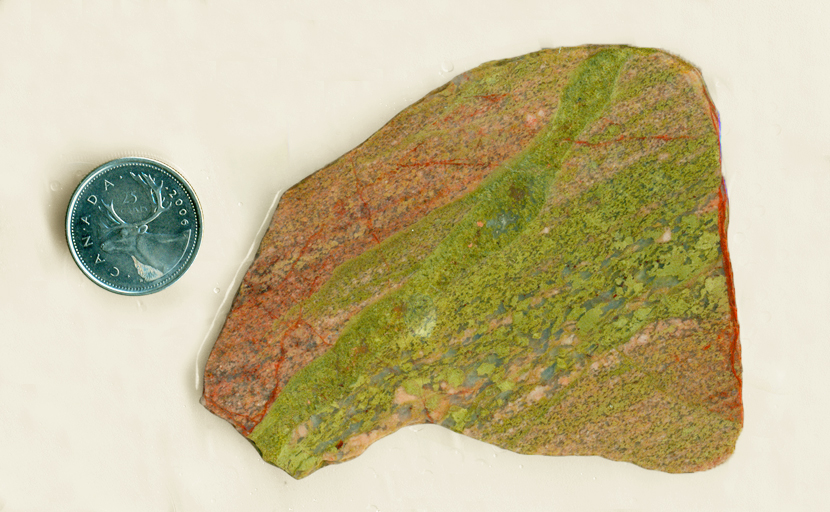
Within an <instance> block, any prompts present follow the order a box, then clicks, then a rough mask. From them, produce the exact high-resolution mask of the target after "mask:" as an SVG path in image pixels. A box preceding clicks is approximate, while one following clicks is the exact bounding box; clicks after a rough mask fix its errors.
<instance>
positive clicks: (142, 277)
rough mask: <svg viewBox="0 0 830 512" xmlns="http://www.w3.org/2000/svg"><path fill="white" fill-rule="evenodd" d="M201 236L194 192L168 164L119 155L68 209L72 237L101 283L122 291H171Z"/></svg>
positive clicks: (87, 181) (77, 254)
mask: <svg viewBox="0 0 830 512" xmlns="http://www.w3.org/2000/svg"><path fill="white" fill-rule="evenodd" d="M201 238H202V211H201V208H200V207H199V201H198V200H197V198H196V194H195V193H194V192H193V189H192V188H191V187H190V185H189V184H188V183H187V181H186V180H185V179H184V178H183V177H182V176H181V175H180V174H179V173H178V172H176V171H175V170H174V169H172V168H171V167H170V166H168V165H165V164H163V163H161V162H158V161H156V160H151V159H149V158H140V157H128V158H119V159H117V160H112V161H110V162H107V163H105V164H104V165H102V166H100V167H98V168H97V169H95V170H93V171H92V172H91V173H90V174H89V175H88V176H87V177H86V178H84V180H83V181H82V182H81V183H80V185H78V188H77V189H76V190H75V193H74V194H73V195H72V199H71V200H70V201H69V207H68V208H67V212H66V239H67V242H68V243H69V250H70V252H71V253H72V257H73V258H74V259H75V262H76V263H77V264H78V267H80V269H81V270H82V271H83V273H84V274H86V275H87V277H89V278H90V279H91V280H92V281H93V282H94V283H95V284H97V285H99V286H101V287H102V288H105V289H107V290H109V291H111V292H115V293H121V294H124V295H146V294H149V293H155V292H157V291H160V290H163V289H164V288H167V287H168V286H170V285H171V284H173V283H174V282H175V281H176V280H177V279H178V278H180V277H181V276H182V274H184V272H185V271H186V270H187V268H188V267H189V266H190V264H191V263H192V262H193V258H194V257H195V256H196V251H197V250H198V249H199V243H200V241H201Z"/></svg>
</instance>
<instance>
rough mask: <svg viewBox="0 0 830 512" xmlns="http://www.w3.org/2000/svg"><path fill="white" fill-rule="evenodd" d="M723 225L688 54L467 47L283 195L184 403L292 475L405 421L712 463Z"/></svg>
mask: <svg viewBox="0 0 830 512" xmlns="http://www.w3.org/2000/svg"><path fill="white" fill-rule="evenodd" d="M726 224H727V200H726V193H725V190H724V188H723V186H722V177H721V174H720V152H719V133H718V120H717V113H716V111H715V109H714V107H713V106H712V104H711V102H710V100H709V97H708V95H707V93H706V90H705V87H704V85H703V82H702V79H701V77H700V73H699V72H698V71H697V70H696V69H695V68H694V67H692V66H691V65H690V64H688V63H686V62H684V61H682V60H681V59H679V58H677V57H674V56H671V55H668V54H666V53H664V52H660V51H655V50H647V49H635V48H628V47H598V46H588V47H579V48H563V49H556V50H545V51H541V52H537V53H533V54H529V55H526V56H523V57H519V58H515V59H510V60H506V61H499V62H492V63H487V64H484V65H482V66H480V67H478V68H476V69H473V70H471V71H468V72H466V73H464V74H462V75H459V76H458V77H456V78H455V79H453V80H452V81H451V82H450V83H448V84H447V85H446V86H444V87H442V88H440V89H438V90H436V91H433V92H432V93H430V94H429V95H428V96H426V97H425V98H424V99H422V100H421V101H419V102H418V103H416V104H415V105H413V106H411V107H409V108H407V109H406V110H404V111H403V112H401V113H400V114H399V115H398V116H396V117H395V118H394V119H392V120H391V121H390V122H389V123H388V124H387V125H385V126H384V127H383V128H381V129H380V130H379V131H378V132H377V133H376V134H375V135H373V136H372V137H370V138H369V139H368V140H367V141H366V142H365V143H363V144H362V145H360V146H359V147H357V148H356V149H354V150H353V151H351V152H349V153H348V154H346V155H344V156H343V157H341V158H340V159H338V160H337V161H335V162H334V163H332V164H331V165H329V166H327V167H325V168H324V169H322V170H320V171H318V172H317V173H315V174H313V175H311V176H309V177H308V178H306V179H305V180H303V181H302V182H301V183H299V184H297V185H296V186H295V187H293V188H292V189H290V190H289V191H287V192H286V193H285V195H284V196H283V197H282V198H281V200H280V204H279V206H278V208H277V211H276V212H275V214H274V220H273V222H272V224H271V227H270V229H269V230H268V232H267V233H266V235H265V237H264V238H263V240H262V245H261V247H260V250H259V253H258V255H257V257H256V260H255V261H254V263H253V265H252V266H251V268H250V269H249V271H248V273H247V275H246V276H245V279H244V281H243V283H242V286H241V288H240V291H239V293H238V295H237V297H236V299H235V301H234V305H233V308H232V311H231V313H230V314H229V316H228V319H227V321H226V323H225V326H224V328H223V329H222V332H221V334H220V336H219V339H218V340H217V341H216V344H215V346H214V348H213V351H212V353H211V355H210V357H209V359H208V362H207V366H206V369H205V389H204V396H203V402H204V403H205V405H206V406H207V407H208V408H209V409H210V410H211V411H213V412H214V413H216V414H218V415H219V416H221V417H223V418H225V419H227V420H228V421H230V422H231V423H232V424H234V426H235V427H236V428H237V429H238V430H239V431H240V432H242V433H243V434H244V435H245V436H247V437H248V438H249V439H251V440H252V441H253V442H254V443H255V444H256V445H257V447H258V448H259V449H260V451H261V452H262V454H263V457H264V458H265V459H266V460H268V461H269V462H272V463H274V464H276V465H277V466H279V467H281V468H283V469H285V470H286V471H287V472H289V473H290V474H292V475H294V476H296V477H300V476H304V475H307V474H309V473H310V472H312V471H314V470H315V469H317V468H319V467H321V466H323V465H325V464H329V463H333V462H339V461H343V460H346V459H349V458H352V457H354V456H356V455H358V454H360V453H361V452H362V451H363V450H364V449H365V448H366V447H367V446H368V445H369V444H371V443H372V442H373V441H374V440H376V439H378V438H380V437H382V436H385V435H388V434H390V433H392V432H394V431H395V430H397V429H399V428H400V427H402V426H404V425H411V424H417V423H435V424H440V425H443V426H445V427H447V428H450V429H452V430H454V431H457V432H461V433H463V434H465V435H468V436H471V437H474V438H477V439H481V440H484V441H487V442H490V443H493V444H496V445H498V446H501V447H503V448H506V449H509V450H513V451H517V452H521V453H536V454H550V455H577V454H579V455H601V456H604V457H606V458H609V459H614V460H623V461H630V462H633V463H635V464H639V465H641V466H643V467H646V468H651V469H659V470H663V471H669V472H687V471H697V470H702V469H707V468H710V467H713V466H715V465H717V464H719V463H720V462H722V461H723V460H725V459H726V458H727V457H728V456H729V454H730V453H731V452H732V451H733V450H734V446H735V441H736V439H737V436H738V434H739V432H740V429H741V425H742V420H743V409H742V403H741V365H740V347H739V342H738V324H737V316H736V311H735V302H734V290H733V287H732V278H731V270H730V265H729V260H728V252H727V250H726Z"/></svg>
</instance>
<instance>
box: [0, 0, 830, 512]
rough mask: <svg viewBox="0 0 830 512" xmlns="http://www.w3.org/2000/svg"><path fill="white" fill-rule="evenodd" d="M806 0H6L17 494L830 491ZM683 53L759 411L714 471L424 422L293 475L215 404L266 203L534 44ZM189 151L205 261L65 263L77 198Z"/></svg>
mask: <svg viewBox="0 0 830 512" xmlns="http://www.w3.org/2000/svg"><path fill="white" fill-rule="evenodd" d="M828 22H830V15H828V9H827V7H826V6H825V4H823V3H821V2H809V1H805V0H801V1H794V2H773V1H771V0H762V1H758V0H756V1H749V0H738V1H732V2H716V1H714V0H689V1H680V0H662V1H660V0H653V1H644V0H632V1H627V2H621V1H611V0H608V1H593V0H585V1H582V2H567V3H566V2H556V1H551V0H524V1H519V2H497V1H493V0H477V1H472V0H465V1H463V2H445V1H441V0H428V1H424V0H418V1H414V0H413V1H401V0H395V1H390V0H385V1H384V0H363V1H360V2H338V1H325V0H311V1H299V0H268V1H265V0H256V1H255V0H248V1H244V2H232V1H229V0H204V1H196V0H176V1H173V0H168V1H152V0H121V1H104V0H100V1H92V0H61V1H46V0H44V1H39V2H36V1H26V0H0V178H2V179H1V180H0V294H1V295H0V510H3V511H4V512H6V511H15V512H17V511H121V510H124V511H237V510H245V511H283V510H285V511H288V510H293V511H297V512H299V511H306V510H308V511H312V510H315V511H373V510H381V511H384V512H385V511H407V512H408V511H453V512H456V511H480V510H494V511H506V510H521V511H531V510H569V511H576V510H586V511H587V510H591V511H593V510H638V511H639V510H655V511H656V510H746V511H756V510H784V509H787V510H820V509H823V508H825V507H828V506H830V499H829V498H828V497H827V494H826V491H825V487H826V484H825V482H826V479H827V475H828V474H830V449H829V448H830V442H828V436H827V435H826V428H825V427H826V425H827V424H828V420H830V409H828V407H827V406H828V400H827V398H826V393H827V390H828V389H830V377H828V375H830V372H828V371H827V369H826V367H827V361H830V326H828V317H830V307H828V306H830V301H829V300H828V291H830V290H828V285H830V278H829V277H830V276H829V275H828V270H827V268H828V267H827V261H828V258H827V248H828V242H827V240H828V233H830V229H829V228H830V206H828V203H829V201H828V197H830V160H828V158H829V157H828V155H830V149H829V148H828V140H830V123H828V122H827V119H830V100H828V94H827V91H828V78H830V73H829V72H828V69H829V68H828V63H830V52H828V47H830V44H828V37H827V32H826V27H827V25H828ZM586 43H626V44H632V45H638V46H650V47H659V48H663V49H666V50H668V51H670V52H673V53H676V54H678V55H680V56H682V57H683V58H685V59H687V60H689V61H691V62H693V63H694V64H696V65H697V66H698V67H700V68H701V69H702V71H703V75H704V77H705V79H706V81H707V83H708V86H709V89H710V92H711V94H712V96H713V99H714V101H715V104H716V106H717V108H718V109H719V111H720V114H721V122H722V133H723V138H722V147H723V167H724V173H725V175H726V181H727V186H728V190H729V198H730V201H731V207H732V222H731V225H730V231H729V238H730V240H729V242H730V248H731V251H732V255H733V258H734V259H733V263H734V273H735V281H736V287H737V296H738V297H737V298H738V308H739V319H740V322H741V328H742V343H743V361H744V372H745V373H744V376H745V378H744V385H745V389H744V396H745V405H746V425H745V430H744V432H743V434H742V436H741V438H740V440H739V442H738V446H737V450H736V452H735V454H734V456H733V457H732V458H731V459H730V460H729V461H728V462H727V463H726V464H724V465H722V466H720V467H718V468H717V469H714V470H712V471H708V472H705V473H699V474H692V475H668V474H663V473H657V472H651V471H645V470H643V469H640V468H638V467H635V466H633V465H629V464H623V463H615V462H609V461H605V460H602V459H598V458H544V457H530V456H519V455H515V454H512V453H509V452H506V451H504V450H500V449H497V448H493V447H491V446H488V445H485V444H482V443H479V442H476V441H473V440H470V439H467V438H464V437H462V436H459V435H455V434H451V433H450V432H448V431H446V430H443V429H441V428H439V427H412V428H406V429H404V430H402V431H400V432H399V433H397V434H395V435H393V436H391V437H388V438H386V439H383V440H382V441H380V442H378V443H377V444H375V445H373V446H372V447H371V448H370V449H369V450H368V451H367V452H366V453H365V454H364V455H362V456H361V457H359V458H358V459H356V460H355V461H352V462H350V463H347V464H342V465H338V466H332V467H328V468H325V469H323V470H321V471H319V472H317V473H315V474H313V475H312V476H310V477H308V478H306V479H304V480H300V481H295V480H293V479H292V478H291V477H289V476H287V475H286V474H285V473H283V472H282V471H281V470H279V469H277V468H275V467H273V466H270V465H268V464H266V463H264V462H262V460H261V459H260V458H259V456H258V454H257V452H256V450H255V449H254V448H253V447H252V446H251V445H250V444H249V443H248V442H247V441H246V440H245V439H243V438H242V437H241V436H239V435H238V434H237V433H236V432H235V431H234V430H233V429H232V428H231V426H230V425H229V424H227V423H226V422H224V421H223V420H220V419H219V418H217V417H214V416H213V415H211V414H210V413H208V411H207V410H205V409H204V408H203V407H202V406H201V405H199V403H198V397H199V394H200V389H201V380H200V374H201V370H202V367H203V365H204V361H205V358H206V357H207V353H208V351H209V350H210V347H211V345H212V343H213V340H214V338H215V336H216V333H217V330H218V328H219V327H220V326H221V322H222V319H223V318H224V315H225V313H226V312H227V310H228V308H229V301H230V299H231V298H232V297H233V294H234V293H235V288H236V286H237V285H238V283H239V281H240V279H241V273H242V272H243V271H244V268H245V262H246V261H248V258H249V257H250V256H251V250H252V246H254V245H255V244H256V243H257V242H258V237H259V236H260V234H261V229H262V226H263V223H264V221H266V220H267V219H268V218H269V217H270V213H271V211H272V210H273V208H274V206H275V204H276V203H275V198H276V197H277V195H278V193H279V192H280V191H281V190H284V189H286V188H287V187H290V186H291V185H292V184H294V183H296V182H297V181H299V180H300V179H302V178H303V177H304V176H306V175H308V174H310V173H311V172H313V171H315V170H316V169H318V168H320V167H321V166H323V165H325V164H326V163H328V162H330V161H332V160H334V159H335V158H337V157H338V156H340V155H341V154H343V153H345V152H346V151H348V150H349V149H351V148H353V147H354V146H356V145H357V144H359V143H360V142H361V141H363V140H364V139H366V138H367V137H368V136H369V135H370V134H371V133H373V132H374V131H375V130H377V129H378V128H380V127H381V126H382V125H383V124H384V123H385V122H386V121H387V120H388V119H390V118H391V117H392V116H393V115H395V114H396V113H397V112H399V111H400V110H402V109H404V108H405V107H406V106H408V105H410V104H411V103H413V102H414V101H416V100H418V99H419V98H420V97H422V96H423V95H424V94H426V93H427V92H428V91H430V90H431V89H433V88H435V87H438V86H440V85H442V84H443V83H444V82H446V81H448V80H449V79H450V78H452V77H453V76H454V75H456V74H458V73H461V72H463V71H465V70H467V69H469V68H471V67H475V66H477V65H479V64H480V63H482V62H484V61H488V60H493V59H499V58H505V57H511V56H515V55H519V54H523V53H527V52H532V51H535V50H538V49H540V48H543V47H557V46H570V45H580V44H586ZM126 154H138V155H145V156H152V157H156V158H159V159H162V160H164V161H167V162H169V163H171V164H173V165H174V166H176V167H177V168H178V169H179V170H180V171H181V172H182V173H183V174H184V175H185V176H186V177H187V178H188V180H189V181H190V182H191V184H192V185H193V187H194V188H195V190H196V192H197V194H198V195H199V198H200V200H201V203H202V207H203V210H204V222H205V231H204V238H203V243H202V247H201V249H200V252H199V255H198V256H197V258H196V260H195V263H194V264H193V266H192V267H191V268H190V270H189V271H188V272H187V273H186V274H185V276H184V277H183V278H182V279H181V280H180V281H179V282H177V283H176V284H175V285H174V286H172V287H171V288H169V289H167V290H166V291H164V292H162V293H158V294H155V295H150V296H146V297H142V298H129V297H122V296H118V295H114V294H111V293H108V292H106V291H104V290H102V289H100V288H98V287H96V286H95V285H94V284H92V283H91V282H90V281H88V280H87V279H86V277H84V275H83V274H82V273H81V272H80V271H79V270H78V269H77V268H76V267H75V264H74V263H73V261H72V259H71V257H70V255H69V252H68V250H67V248H66V243H65V240H64V234H63V222H64V213H65V209H66V205H67V201H68V199H69V196H70V195H71V193H72V191H73V189H74V187H75V186H76V184H77V183H78V182H79V181H80V179H81V178H82V177H83V176H84V175H85V174H86V173H87V172H89V171H90V170H91V169H93V168H94V167H95V166H97V165H98V164H100V163H103V162H104V161H106V160H109V159H111V158H114V157H118V156H122V155H126Z"/></svg>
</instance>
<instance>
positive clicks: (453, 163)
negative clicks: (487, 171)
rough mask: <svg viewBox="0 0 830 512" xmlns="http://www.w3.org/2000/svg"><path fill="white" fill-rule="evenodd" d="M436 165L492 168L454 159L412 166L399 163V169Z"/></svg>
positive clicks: (481, 163)
mask: <svg viewBox="0 0 830 512" xmlns="http://www.w3.org/2000/svg"><path fill="white" fill-rule="evenodd" d="M436 165H451V166H466V167H490V166H491V165H490V164H489V163H485V162H467V161H465V160H457V159H455V158H452V159H450V160H427V161H426V162H414V163H411V164H404V163H399V164H398V168H399V169H400V168H411V167H433V166H436Z"/></svg>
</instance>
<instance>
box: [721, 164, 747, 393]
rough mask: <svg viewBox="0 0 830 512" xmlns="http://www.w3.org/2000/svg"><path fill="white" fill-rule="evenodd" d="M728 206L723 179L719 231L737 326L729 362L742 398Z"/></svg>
mask: <svg viewBox="0 0 830 512" xmlns="http://www.w3.org/2000/svg"><path fill="white" fill-rule="evenodd" d="M727 206H728V204H727V201H726V184H725V183H724V181H723V180H721V186H720V189H719V190H718V232H719V234H720V243H721V253H722V255H723V269H724V272H725V274H726V292H727V295H728V297H729V312H730V316H731V319H732V324H733V325H734V326H735V332H734V334H733V335H732V339H731V340H730V342H729V362H730V368H731V369H732V375H734V376H735V380H736V381H737V382H738V396H739V400H740V395H741V385H742V383H743V381H742V379H741V376H740V375H739V374H738V370H737V368H736V361H737V359H738V339H739V335H740V326H739V325H738V308H737V304H736V302H735V282H734V279H733V277H732V263H731V261H730V259H729V248H728V246H727V241H726V223H727V218H726V214H727Z"/></svg>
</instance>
